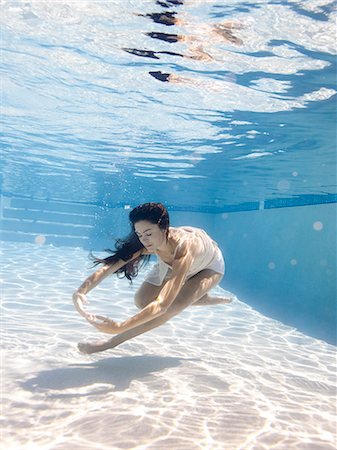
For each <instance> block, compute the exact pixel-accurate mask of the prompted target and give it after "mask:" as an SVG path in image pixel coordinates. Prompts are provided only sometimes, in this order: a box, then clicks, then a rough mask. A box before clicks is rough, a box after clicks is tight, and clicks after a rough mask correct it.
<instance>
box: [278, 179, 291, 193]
mask: <svg viewBox="0 0 337 450" xmlns="http://www.w3.org/2000/svg"><path fill="white" fill-rule="evenodd" d="M289 188H290V183H289V181H288V180H281V181H279V182H278V183H277V189H278V190H279V191H281V192H286V191H289Z"/></svg>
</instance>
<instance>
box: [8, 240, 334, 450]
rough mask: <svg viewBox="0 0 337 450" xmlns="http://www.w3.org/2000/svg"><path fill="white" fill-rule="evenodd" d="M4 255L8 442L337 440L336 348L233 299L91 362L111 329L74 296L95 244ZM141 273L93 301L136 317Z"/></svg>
mask: <svg viewBox="0 0 337 450" xmlns="http://www.w3.org/2000/svg"><path fill="white" fill-rule="evenodd" d="M1 260H2V271H3V275H2V278H3V279H4V285H3V288H2V332H3V337H2V348H3V350H2V364H1V368H2V371H3V382H2V386H3V387H2V397H3V398H2V401H3V415H2V430H3V431H2V438H1V444H0V446H1V448H3V449H6V450H12V449H13V450H14V449H15V450H17V449H19V448H20V450H24V449H39V450H40V449H41V450H47V449H53V450H54V449H55V450H56V449H57V450H68V449H69V450H72V449H76V450H84V449H88V450H89V449H106V450H108V449H109V450H111V449H137V450H145V449H146V450H148V449H149V450H150V449H153V450H161V449H168V450H197V449H198V450H200V449H203V450H204V449H209V450H238V449H245V450H246V449H255V450H256V449H259V450H260V449H266V450H271V449H280V450H289V449H292V450H295V449H298V450H308V449H310V450H320V449H322V450H323V449H326V450H329V449H331V450H333V449H335V448H336V352H335V347H333V346H331V345H329V344H327V343H325V342H323V341H319V340H316V339H313V338H311V337H308V336H305V335H303V334H301V333H299V332H298V331H296V330H295V329H293V328H290V327H288V326H285V325H283V324H281V323H279V322H277V321H275V320H271V319H269V318H266V317H264V316H262V315H261V314H259V313H258V312H256V311H255V310H253V309H252V308H251V307H249V306H248V305H247V304H245V303H244V302H242V301H239V300H238V299H236V300H234V302H233V303H232V304H230V305H221V306H219V305H217V306H208V307H206V306H205V307H191V308H189V309H187V310H186V311H184V312H183V313H182V314H181V315H180V316H179V317H176V318H174V319H173V320H172V321H171V322H169V323H168V324H166V325H164V326H162V327H160V328H158V329H156V330H153V331H152V332H150V333H148V334H145V335H142V336H139V337H137V338H135V339H133V340H131V341H129V342H126V343H124V344H122V345H121V346H120V347H118V348H115V349H113V350H109V351H106V352H103V353H99V354H96V355H90V356H86V355H83V354H81V353H79V352H78V350H77V347H76V344H77V342H79V341H85V340H95V339H97V340H99V339H101V338H102V337H104V335H102V334H100V333H99V332H98V331H96V330H95V329H94V328H92V327H91V326H90V325H89V324H88V323H87V322H86V321H85V320H84V319H83V318H82V317H80V316H79V315H78V314H77V313H76V311H75V310H74V307H73V305H72V301H71V294H72V292H73V290H74V289H75V288H76V287H78V286H79V285H80V284H81V282H82V280H83V279H84V278H85V277H86V276H87V275H89V273H90V270H89V265H90V264H89V262H88V254H87V252H85V251H84V250H82V249H79V248H66V247H63V248H62V247H59V248H56V247H52V246H43V245H42V246H38V245H33V244H26V243H9V242H3V243H2V255H1ZM142 278H143V277H142V275H140V276H139V277H138V279H137V280H136V281H135V282H134V284H133V285H131V286H130V284H129V283H128V282H127V281H126V280H120V279H118V278H117V277H111V278H109V279H108V280H105V281H104V283H103V284H102V285H101V286H99V287H98V288H96V290H95V291H93V292H92V293H91V295H90V297H89V299H90V301H91V304H90V307H91V309H92V310H93V311H94V310H95V311H99V312H101V313H105V314H109V315H110V317H113V318H115V319H116V320H121V319H122V318H125V317H127V316H129V315H131V314H134V313H136V311H137V310H136V308H135V307H134V305H133V299H132V297H133V295H134V292H135V290H136V289H137V287H138V286H139V284H140V283H141V281H142ZM217 291H218V293H221V289H220V288H218V289H217ZM248 300H249V299H247V301H248ZM107 337H108V336H107Z"/></svg>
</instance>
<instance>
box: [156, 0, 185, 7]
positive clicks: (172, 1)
mask: <svg viewBox="0 0 337 450" xmlns="http://www.w3.org/2000/svg"><path fill="white" fill-rule="evenodd" d="M156 3H157V5H160V6H162V7H163V8H171V7H172V6H180V5H183V4H184V2H183V0H165V1H160V0H157V1H156Z"/></svg>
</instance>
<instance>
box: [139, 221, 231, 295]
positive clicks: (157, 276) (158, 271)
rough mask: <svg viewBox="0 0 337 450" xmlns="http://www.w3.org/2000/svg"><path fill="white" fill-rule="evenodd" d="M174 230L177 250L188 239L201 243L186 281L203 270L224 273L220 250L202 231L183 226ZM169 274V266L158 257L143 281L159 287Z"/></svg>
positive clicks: (170, 270)
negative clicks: (178, 235)
mask: <svg viewBox="0 0 337 450" xmlns="http://www.w3.org/2000/svg"><path fill="white" fill-rule="evenodd" d="M175 230H178V232H179V234H180V237H179V244H178V246H177V248H178V247H179V245H181V243H182V242H183V241H185V240H186V239H189V238H193V239H195V237H197V238H198V239H200V240H201V242H202V247H201V248H202V251H200V253H199V254H198V255H197V256H196V258H195V259H194V261H193V263H192V265H191V267H190V268H189V270H188V272H187V277H186V279H189V278H191V277H193V276H194V275H196V274H197V273H199V272H201V271H202V270H205V269H211V270H214V272H217V273H220V274H222V275H223V274H224V273H225V262H224V259H223V256H222V253H221V250H220V249H219V247H218V246H217V244H216V242H214V241H213V240H212V239H211V238H210V237H209V236H208V234H207V233H206V232H205V231H204V230H202V229H200V228H194V227H185V226H184V227H178V228H175ZM176 251H177V249H176ZM171 273H172V268H171V266H170V265H169V264H167V263H166V262H164V261H163V260H161V259H160V258H159V257H158V262H157V263H156V264H155V265H154V266H153V268H152V270H151V271H150V272H149V273H148V275H147V276H146V277H145V280H144V281H146V282H147V283H150V284H154V285H155V286H161V285H162V284H163V282H164V280H167V279H169V278H170V276H171Z"/></svg>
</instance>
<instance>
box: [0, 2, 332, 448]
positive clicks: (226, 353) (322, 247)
mask: <svg viewBox="0 0 337 450" xmlns="http://www.w3.org/2000/svg"><path fill="white" fill-rule="evenodd" d="M1 8H2V14H1V21H2V25H3V33H2V37H1V43H2V59H3V67H2V86H3V97H2V106H3V136H2V139H1V148H2V152H3V156H4V157H3V158H2V160H1V164H2V181H1V251H2V259H1V262H2V270H3V280H4V284H3V288H2V310H3V312H2V319H3V320H2V323H3V327H2V331H3V332H4V334H3V340H2V341H3V344H4V345H3V347H4V348H3V352H4V353H3V358H2V369H4V378H3V380H4V381H3V386H4V387H3V400H4V405H5V408H4V416H5V417H4V420H5V422H4V427H3V430H4V433H3V439H2V444H0V445H3V446H4V447H3V448H6V450H7V449H17V448H18V447H20V448H22V449H32V448H38V449H68V448H69V449H70V448H76V449H82V448H83V449H85V448H104V449H111V448H113V449H114V448H116V449H121V448H128V449H136V448H137V449H156V450H157V449H162V448H169V449H173V450H178V449H183V448H186V449H188V450H192V449H194V448H195V449H211V450H215V449H219V450H223V449H224V448H226V449H229V450H232V449H249V448H258V449H264V448H265V449H270V448H275V449H282V450H283V449H289V448H298V449H301V450H302V449H309V448H310V449H315V450H316V449H333V448H335V446H336V434H335V393H336V390H335V386H336V367H335V347H334V345H335V343H336V234H337V233H336V200H337V195H336V192H337V191H336V184H337V183H336V171H335V167H336V152H335V119H336V118H335V109H336V108H335V106H336V103H335V101H336V86H335V71H336V62H335V54H336V49H335V42H334V35H335V32H334V20H333V17H334V7H333V5H332V4H331V3H329V2H327V1H324V0H323V1H312V2H310V3H308V2H285V1H284V2H283V1H281V2H271V1H262V2H260V3H258V4H256V3H254V2H250V1H248V2H240V1H233V2H229V3H228V2H226V4H225V5H224V4H223V3H222V2H216V1H215V0H214V1H206V2H205V1H192V0H185V1H169V0H167V1H155V0H151V1H150V0H145V1H140V0H137V1H131V0H126V1H123V2H122V1H117V0H114V1H105V2H104V1H91V2H88V1H81V2H77V1H76V2H75V1H68V2H66V1H58V2H55V3H52V2H49V1H25V2H20V1H18V2H13V1H3V2H2V4H1ZM294 24H296V25H295V26H294ZM145 201H161V202H164V203H165V204H166V205H167V206H168V208H169V211H170V215H171V219H172V223H173V224H174V225H186V224H188V225H194V226H200V227H202V228H205V229H206V230H207V231H208V232H209V233H210V234H211V235H212V237H214V239H216V240H217V241H218V242H219V245H220V246H221V248H222V250H223V252H224V254H225V258H226V276H225V278H224V281H223V283H222V288H223V289H225V290H228V291H230V292H232V293H234V294H235V295H236V297H237V299H236V301H235V302H234V303H233V304H232V305H229V306H226V307H225V306H221V307H220V306H214V307H210V308H205V309H203V308H202V309H198V308H196V310H194V309H191V310H188V311H185V313H184V314H183V315H182V316H179V318H175V319H174V320H172V322H170V323H169V324H167V325H166V326H165V327H162V328H159V329H157V330H155V331H153V332H151V334H148V335H145V336H142V337H140V338H138V339H135V340H134V341H130V342H129V343H126V344H124V345H123V346H121V347H119V348H118V349H115V350H114V351H110V352H107V353H102V354H100V355H95V356H90V357H89V356H88V357H86V356H83V355H81V354H79V353H78V352H77V350H76V343H77V342H78V341H80V340H83V339H90V338H95V337H98V336H99V335H98V334H97V333H96V332H95V330H94V329H91V328H90V327H89V325H87V324H86V323H84V320H82V319H81V317H80V316H77V315H76V313H75V311H74V308H73V305H72V302H71V293H72V291H73V290H74V288H76V287H77V286H78V285H79V284H80V282H81V281H82V280H83V278H84V277H85V276H86V275H88V274H89V273H90V269H89V263H88V258H87V256H88V251H89V250H95V251H101V250H102V249H104V248H106V247H111V246H112V245H113V241H114V239H115V238H116V237H121V236H123V235H124V234H125V233H126V231H127V214H128V211H129V209H130V208H131V207H133V206H135V205H137V204H139V203H142V202H145ZM142 277H143V275H141V277H139V279H137V281H136V283H135V284H134V286H130V285H129V284H128V283H127V282H125V280H118V279H117V278H111V279H109V280H108V281H107V284H105V285H104V286H102V287H100V288H98V289H97V290H96V291H95V293H93V294H92V296H91V297H92V301H91V302H92V307H93V308H98V309H99V311H100V312H106V313H107V314H109V315H110V316H114V317H115V316H116V317H117V316H119V317H126V316H127V315H129V314H130V313H132V312H134V306H133V303H132V296H133V294H134V291H135V289H136V287H137V286H138V284H139V283H140V282H141V279H142ZM219 290H220V288H219Z"/></svg>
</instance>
